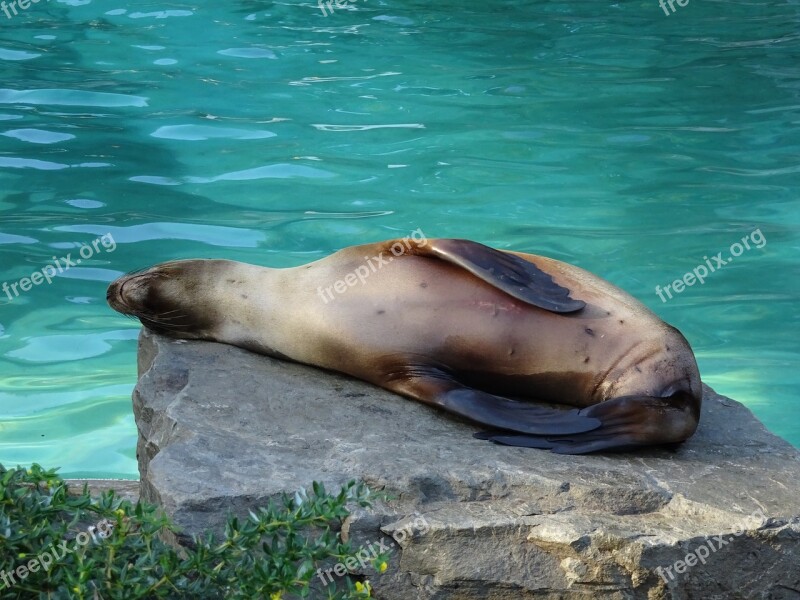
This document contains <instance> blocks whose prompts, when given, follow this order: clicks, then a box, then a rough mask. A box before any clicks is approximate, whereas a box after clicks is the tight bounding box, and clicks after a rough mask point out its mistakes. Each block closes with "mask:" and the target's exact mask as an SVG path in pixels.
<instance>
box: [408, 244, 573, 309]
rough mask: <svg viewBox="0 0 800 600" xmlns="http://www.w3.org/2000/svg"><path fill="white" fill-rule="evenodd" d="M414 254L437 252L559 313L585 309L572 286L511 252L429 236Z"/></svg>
mask: <svg viewBox="0 0 800 600" xmlns="http://www.w3.org/2000/svg"><path fill="white" fill-rule="evenodd" d="M414 254H417V255H422V256H424V255H429V256H435V257H436V258H440V259H442V260H446V261H447V262H450V263H452V264H454V265H458V266H459V267H462V268H464V269H466V270H467V271H469V272H470V273H472V274H473V275H475V276H476V277H479V278H480V279H482V280H483V281H485V282H486V283H489V284H491V285H493V286H494V287H496V288H497V289H499V290H502V291H504V292H505V293H506V294H508V295H509V296H513V297H514V298H516V299H517V300H522V301H523V302H526V303H528V304H531V305H533V306H537V307H539V308H543V309H545V310H549V311H551V312H556V313H570V312H576V311H578V310H581V309H582V308H583V307H584V306H586V303H585V302H583V301H581V300H574V299H572V298H570V296H569V290H568V289H567V288H565V287H561V286H560V285H558V284H557V283H556V282H555V281H553V278H552V277H550V275H548V274H547V273H545V272H544V271H542V270H541V269H540V268H539V267H537V266H536V265H535V264H533V263H531V262H528V261H527V260H524V259H522V258H520V257H519V256H516V255H514V254H509V253H507V252H501V251H500V250H495V249H494V248H489V247H488V246H484V245H483V244H478V243H477V242H471V241H469V240H455V239H441V240H438V239H437V240H428V242H427V244H426V245H424V246H420V247H418V248H415V249H414Z"/></svg>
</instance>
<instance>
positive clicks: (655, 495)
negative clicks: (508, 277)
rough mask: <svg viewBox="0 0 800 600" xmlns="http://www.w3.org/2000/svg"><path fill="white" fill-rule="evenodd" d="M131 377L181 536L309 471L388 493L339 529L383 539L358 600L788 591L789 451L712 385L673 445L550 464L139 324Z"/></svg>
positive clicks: (147, 466) (793, 565) (377, 393)
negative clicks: (378, 561) (379, 559)
mask: <svg viewBox="0 0 800 600" xmlns="http://www.w3.org/2000/svg"><path fill="white" fill-rule="evenodd" d="M139 375H140V378H139V383H138V385H137V386H136V390H135V391H134V412H135V415H136V422H137V424H138V428H139V444H138V457H139V469H140V473H141V495H142V498H143V499H146V500H149V501H151V502H156V503H158V504H160V505H162V506H163V507H164V508H165V509H166V511H167V512H168V513H169V514H170V515H171V516H172V517H173V518H174V519H175V520H176V522H177V523H178V524H179V525H181V526H182V527H183V528H184V530H185V533H187V534H189V533H193V532H200V531H203V530H204V529H208V528H216V527H218V526H219V525H220V523H222V522H223V520H224V516H225V513H226V511H228V510H233V511H236V512H241V513H245V514H246V511H247V510H248V509H249V508H252V507H254V506H257V505H261V504H264V503H266V502H267V501H268V500H269V499H270V498H274V497H276V496H278V495H279V494H280V493H281V492H285V491H294V490H297V489H299V488H303V487H308V486H309V485H310V483H311V482H312V481H314V480H317V481H322V482H323V483H325V485H326V487H328V489H338V487H339V486H340V485H342V484H343V483H345V482H346V481H348V480H350V479H360V480H363V481H365V482H366V483H367V484H369V485H370V486H371V487H373V488H374V489H386V490H387V491H389V492H391V493H392V494H393V496H394V497H395V498H396V500H394V501H392V502H391V503H389V504H382V505H378V506H376V507H375V508H374V509H373V510H371V511H369V512H356V513H354V516H353V519H352V520H351V521H350V522H349V523H347V533H348V535H350V536H351V537H352V538H353V540H354V541H355V542H356V544H357V545H359V544H364V547H365V548H366V547H368V545H369V544H372V545H373V546H377V545H378V544H379V543H380V542H381V541H383V542H384V544H387V545H389V546H390V547H391V548H392V559H391V562H390V567H389V570H388V571H387V572H386V573H385V574H384V575H377V574H375V573H374V572H370V580H371V582H372V584H373V587H374V593H373V596H374V597H375V598H379V599H381V600H412V599H419V600H422V599H436V600H467V599H469V600H472V599H475V600H478V599H480V600H501V599H502V600H508V599H511V600H527V599H531V598H548V599H550V598H552V599H555V598H559V599H573V598H574V599H578V598H581V599H584V598H585V599H589V598H608V599H611V598H637V599H638V598H642V599H650V600H655V599H661V598H698V599H704V600H708V599H713V598H719V599H729V598H765V599H767V598H769V599H783V598H794V599H797V598H800V454H799V453H798V451H797V450H796V449H795V448H794V447H792V446H791V445H789V444H788V443H786V442H785V441H783V440H781V439H779V438H777V437H776V436H774V435H772V434H771V433H769V432H768V431H767V430H766V429H765V428H764V426H763V425H761V423H760V422H759V421H758V420H756V419H755V417H753V415H752V414H751V413H750V411H748V410H747V409H746V408H745V407H744V406H742V405H741V404H740V403H738V402H735V401H733V400H730V399H728V398H724V397H722V396H718V395H717V394H715V393H714V392H713V391H712V390H711V389H710V388H707V387H706V388H705V398H704V405H703V415H702V419H701V424H700V429H699V430H698V432H697V434H696V435H695V436H694V437H693V438H692V439H691V440H690V441H689V442H687V443H686V444H684V445H683V446H682V447H681V448H680V449H679V450H678V451H677V452H670V451H668V450H661V449H652V450H647V451H643V452H639V453H636V454H632V453H631V454H617V455H612V454H607V455H592V456H558V455H555V454H551V453H549V452H545V451H539V450H530V449H524V448H506V447H501V446H495V445H492V444H489V443H487V442H483V441H480V440H475V439H473V438H472V437H471V434H472V432H474V431H476V428H475V427H472V426H471V425H468V424H465V423H460V422H457V421H454V420H452V419H450V418H449V417H446V416H443V415H442V414H440V413H438V412H436V411H434V410H432V409H429V408H427V407H425V406H423V405H421V404H419V403H415V402H412V401H409V400H405V399H403V398H400V397H398V396H395V395H393V394H390V393H388V392H385V391H383V390H380V389H378V388H375V387H373V386H371V385H369V384H366V383H363V382H360V381H355V380H352V379H349V378H347V377H342V376H339V375H336V374H331V373H325V372H322V371H319V370H316V369H312V368H309V367H305V366H302V365H295V364H291V363H286V362H282V361H277V360H273V359H270V358H266V357H261V356H257V355H254V354H251V353H249V352H246V351H243V350H240V349H238V348H234V347H230V346H225V345H221V344H213V343H201V342H176V341H174V340H169V339H167V338H162V337H159V336H157V335H154V334H151V333H149V332H147V331H143V333H142V336H141V338H140V347H139ZM387 534H388V535H393V536H394V540H392V538H391V537H387ZM395 541H396V542H399V543H395ZM679 561H682V562H679ZM667 569H670V570H669V571H668V570H667ZM670 575H672V577H670Z"/></svg>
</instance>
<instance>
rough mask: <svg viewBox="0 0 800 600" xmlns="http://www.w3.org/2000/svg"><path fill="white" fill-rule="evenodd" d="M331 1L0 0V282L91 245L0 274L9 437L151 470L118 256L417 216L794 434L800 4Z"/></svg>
mask: <svg viewBox="0 0 800 600" xmlns="http://www.w3.org/2000/svg"><path fill="white" fill-rule="evenodd" d="M340 4H341V5H342V6H343V8H340V9H336V5H335V4H333V5H332V6H333V9H334V10H333V12H332V13H330V10H328V12H329V14H328V16H324V15H323V14H322V12H321V11H320V9H319V8H318V7H317V5H315V4H312V3H306V4H302V3H297V2H295V3H266V2H257V1H254V0H240V1H229V2H216V3H211V2H207V3H203V5H201V6H199V7H198V5H196V4H190V3H181V2H170V3H164V2H162V3H157V2H138V3H135V6H133V5H131V4H130V3H125V2H119V1H117V0H103V1H102V2H100V1H99V0H69V1H66V0H60V1H52V2H49V3H42V2H40V3H38V4H32V5H31V6H30V8H28V9H27V10H25V11H21V12H20V14H18V15H16V16H13V15H12V18H11V19H8V18H6V17H5V15H4V14H3V13H0V63H2V75H0V256H1V257H2V261H1V262H0V283H2V282H6V283H8V284H12V283H17V284H18V283H19V281H20V280H21V279H22V278H25V277H30V276H31V275H32V274H33V273H34V272H36V271H40V272H41V270H42V269H46V267H47V265H52V268H51V270H54V271H57V269H56V267H57V266H58V265H61V266H65V263H64V262H63V261H62V259H66V258H67V255H68V254H71V260H72V261H75V260H76V259H77V258H81V256H83V258H82V261H81V263H80V264H77V263H75V264H74V265H72V266H70V268H69V269H65V270H63V272H62V273H57V274H56V276H55V277H51V279H52V283H50V284H48V283H47V282H46V281H40V283H39V285H35V286H34V285H33V283H30V284H29V285H31V286H32V287H31V289H30V290H28V291H27V292H22V291H21V289H20V288H19V287H17V288H16V289H17V291H20V294H19V296H15V295H14V293H13V292H12V293H10V294H5V293H4V292H0V462H2V463H6V464H17V463H21V464H25V463H29V462H32V461H37V462H41V463H43V464H45V465H47V466H61V467H62V473H63V474H65V475H72V476H98V477H102V476H122V477H135V476H136V475H137V470H136V462H135V442H136V428H135V424H134V421H133V416H132V413H131V404H130V393H131V390H132V388H133V385H134V383H135V378H136V372H135V358H136V341H135V339H136V336H137V328H136V324H135V323H133V322H131V321H129V320H127V319H125V318H123V317H121V316H120V315H117V314H116V313H114V312H112V311H111V310H110V309H109V308H108V307H107V306H106V304H105V288H106V285H107V284H108V282H109V281H111V280H112V279H113V278H115V277H116V276H118V275H119V274H121V273H123V272H126V271H128V270H131V269H134V268H140V267H143V266H147V265H150V264H153V263H156V262H161V261H163V260H167V259H172V258H185V257H223V258H231V259H236V260H242V261H248V262H254V263H260V264H264V265H270V266H290V265H297V264H301V263H304V262H307V261H311V260H314V259H317V258H321V257H323V256H325V255H326V254H328V253H330V252H332V251H334V250H336V249H338V248H340V247H343V246H347V245H351V244H357V243H365V242H368V241H373V240H379V239H384V238H389V237H394V236H405V235H408V234H410V232H411V231H413V230H415V229H417V228H421V229H422V230H423V231H424V233H425V234H426V235H427V236H428V237H467V238H473V239H476V240H479V241H482V242H485V243H488V244H492V245H495V246H498V247H501V248H508V249H515V250H521V251H529V252H534V253H540V254H545V255H549V256H552V257H555V258H559V259H562V260H567V261H570V262H573V263H576V264H578V265H581V266H583V267H585V268H587V269H589V270H591V271H594V272H596V273H598V274H600V275H602V276H604V277H606V278H607V279H609V280H611V281H612V282H614V283H616V284H617V285H619V286H621V287H623V288H625V289H626V290H628V291H629V292H631V293H632V294H634V295H635V296H637V297H638V298H640V299H641V300H643V301H644V302H645V303H647V304H648V305H649V306H650V307H652V308H653V309H654V310H656V312H658V313H659V314H660V315H661V316H662V317H663V318H664V319H666V320H667V321H669V322H671V323H672V324H674V325H676V326H677V327H678V328H680V329H681V330H682V331H683V332H684V334H685V335H686V336H687V337H688V339H689V340H690V342H691V343H692V344H693V347H694V348H695V350H696V354H697V358H698V361H699V363H700V367H701V372H702V375H703V379H704V380H705V382H706V383H708V384H710V385H712V386H713V387H715V388H716V389H717V390H718V391H719V392H720V393H723V394H726V395H729V396H732V397H734V398H737V399H739V400H741V401H743V402H745V403H746V404H747V405H748V406H749V407H750V408H751V409H752V410H753V411H755V413H756V414H757V415H758V416H759V417H760V418H761V419H762V420H763V421H764V422H765V423H766V424H767V426H768V427H770V429H772V430H773V431H775V432H776V433H778V434H779V435H781V436H783V437H784V438H786V439H788V440H789V441H791V442H792V443H794V444H795V445H800V417H798V413H797V411H796V410H795V408H796V390H797V386H798V382H799V381H800V376H799V375H798V371H797V364H798V342H797V334H798V321H799V320H800V317H798V314H797V312H798V311H797V306H798V299H799V298H800V286H798V274H799V272H800V269H799V268H798V261H797V253H798V249H799V248H800V210H798V208H800V206H799V205H798V192H797V189H798V184H800V177H799V176H798V174H800V60H798V58H800V43H799V38H800V4H798V3H797V2H795V1H793V0H787V1H785V2H775V3H771V6H759V5H755V4H753V3H749V2H731V1H716V2H712V1H708V2H696V1H694V0H692V2H690V3H689V4H688V5H687V6H685V7H678V6H677V5H675V6H676V9H677V10H676V12H675V13H674V14H670V15H668V16H667V15H665V14H664V12H663V10H662V9H661V8H659V6H658V3H657V1H656V0H648V1H646V2H644V1H641V2H639V1H637V2H622V3H604V2H597V0H584V1H570V2H511V1H509V0H495V1H493V2H451V1H449V0H447V1H440V2H436V3H423V2H418V1H413V2H412V1H407V2H400V1H398V0H356V1H355V2H352V3H349V4H342V3H341V2H340ZM755 231H758V232H759V233H758V234H755V233H753V232H755ZM107 234H110V236H107V237H105V238H103V240H104V241H105V242H108V243H107V244H105V245H104V243H103V242H102V241H100V238H101V236H106V235H107ZM759 235H761V236H763V239H764V240H765V242H764V244H760V240H761V238H760V237H759ZM746 236H750V237H747V239H748V242H750V243H749V245H750V246H751V248H750V249H749V250H748V249H745V248H743V247H742V252H741V255H740V256H739V257H737V258H735V259H734V260H733V261H732V262H730V264H727V265H725V266H724V267H721V268H719V269H718V270H717V271H715V272H713V273H710V274H709V275H708V277H707V279H706V280H705V282H704V283H703V284H699V283H694V282H693V283H694V285H692V286H691V287H687V288H686V289H685V290H683V291H682V292H680V293H673V298H672V299H669V298H666V299H667V301H666V302H662V301H661V299H660V298H659V296H658V295H657V294H656V292H655V287H656V286H657V285H659V286H661V288H664V287H665V286H666V285H668V284H671V283H672V282H673V281H674V280H676V279H679V278H682V277H683V276H684V274H685V273H686V272H690V271H691V270H692V269H694V268H695V267H697V266H698V265H705V264H706V262H705V259H704V257H708V260H709V261H711V264H712V265H713V264H714V261H713V260H712V258H711V257H712V256H713V255H715V254H717V253H718V252H720V251H722V252H723V258H726V257H728V256H729V254H730V248H731V246H732V244H735V243H737V242H740V240H741V239H742V238H744V237H746ZM112 240H113V244H112V243H111V241H112ZM93 242H94V247H92V243H93ZM756 242H758V243H756ZM758 245H761V247H760V248H759V247H756V246H758ZM87 248H88V250H87ZM733 251H734V252H738V251H739V249H738V248H735V247H734V249H733ZM81 252H82V253H83V254H81ZM56 259H58V261H59V262H58V265H54V260H56ZM47 272H48V274H49V271H47ZM700 273H701V274H702V271H700ZM679 287H680V286H679ZM9 289H11V288H9ZM9 297H10V299H9Z"/></svg>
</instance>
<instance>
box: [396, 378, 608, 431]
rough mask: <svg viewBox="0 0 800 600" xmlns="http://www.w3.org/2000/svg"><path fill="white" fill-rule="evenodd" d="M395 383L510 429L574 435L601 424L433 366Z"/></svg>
mask: <svg viewBox="0 0 800 600" xmlns="http://www.w3.org/2000/svg"><path fill="white" fill-rule="evenodd" d="M392 387H393V389H395V391H397V392H399V393H401V394H404V395H406V396H411V397H412V398H416V399H417V400H420V401H421V402H424V403H425V404H429V405H431V406H436V407H438V408H441V409H443V410H446V411H447V412H449V413H452V414H454V415H458V416H460V417H463V418H465V419H469V420H470V421H474V422H475V423H479V424H481V425H485V426H487V427H495V428H499V429H503V430H506V431H507V432H519V433H528V434H537V435H570V434H578V433H583V432H585V431H591V430H592V429H596V428H597V427H599V426H600V421H599V420H598V419H595V418H594V417H590V416H584V415H582V414H580V411H578V410H558V409H555V408H547V407H544V406H536V405H533V404H528V403H526V402H516V401H514V400H509V399H508V398H503V397H501V396H494V395H492V394H488V393H486V392H482V391H480V390H475V389H472V388H468V387H464V386H463V385H461V384H460V383H458V382H457V381H455V380H454V379H452V378H450V377H448V376H447V375H446V374H444V373H439V372H436V373H434V372H433V370H432V372H431V374H430V376H425V375H422V374H420V373H419V371H417V372H416V373H415V376H414V377H413V378H409V379H407V380H405V381H404V382H403V383H402V384H399V385H396V386H392Z"/></svg>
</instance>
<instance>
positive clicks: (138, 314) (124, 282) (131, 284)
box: [106, 260, 228, 339]
mask: <svg viewBox="0 0 800 600" xmlns="http://www.w3.org/2000/svg"><path fill="white" fill-rule="evenodd" d="M227 262H228V261H222V260H177V261H171V262H166V263H162V264H159V265H156V266H154V267H150V268H149V269H145V270H143V271H135V272H133V273H129V274H127V275H124V276H123V277H120V278H119V279H117V280H116V281H114V282H113V283H112V284H111V285H110V286H108V292H107V294H106V299H107V300H108V304H109V306H111V308H113V309H114V310H116V311H117V312H120V313H122V314H123V315H127V316H132V317H135V318H137V319H139V320H140V321H141V322H142V325H144V326H145V327H147V328H148V329H150V330H152V331H154V332H157V333H161V334H165V335H169V336H171V337H176V338H182V339H207V338H210V337H212V336H213V331H214V329H215V326H216V324H217V323H218V322H219V314H220V310H219V309H220V307H219V305H218V303H216V305H215V302H214V294H213V292H214V290H215V289H216V285H217V284H218V283H217V282H218V280H219V277H218V274H219V272H220V268H221V267H223V266H224V264H225V263H227Z"/></svg>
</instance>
